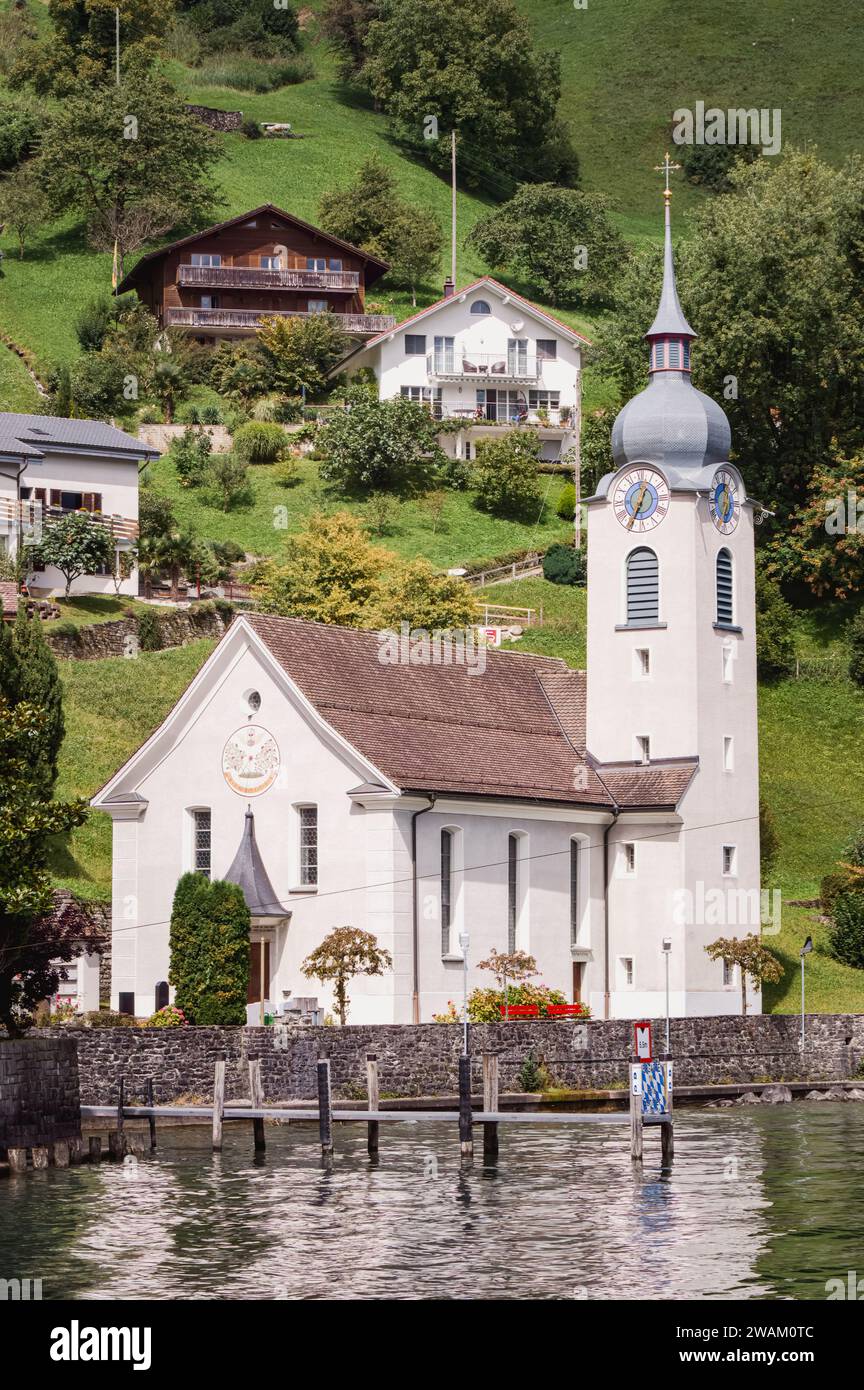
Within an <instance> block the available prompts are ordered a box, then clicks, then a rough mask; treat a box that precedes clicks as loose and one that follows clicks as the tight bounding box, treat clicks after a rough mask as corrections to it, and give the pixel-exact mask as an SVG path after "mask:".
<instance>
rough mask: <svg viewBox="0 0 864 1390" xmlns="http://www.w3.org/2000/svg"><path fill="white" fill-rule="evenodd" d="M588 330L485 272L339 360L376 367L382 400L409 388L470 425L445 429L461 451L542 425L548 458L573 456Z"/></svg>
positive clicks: (440, 413)
mask: <svg viewBox="0 0 864 1390" xmlns="http://www.w3.org/2000/svg"><path fill="white" fill-rule="evenodd" d="M586 341H587V340H586V339H585V338H583V337H582V335H581V334H580V333H577V332H576V330H575V329H573V328H570V327H569V326H568V325H567V324H565V323H562V322H561V320H560V319H557V318H554V317H553V316H552V315H551V314H547V313H546V312H545V310H543V309H539V308H538V307H537V306H536V305H535V304H531V303H530V301H529V300H527V299H523V298H522V296H521V295H518V294H515V293H514V291H513V290H510V289H508V288H507V287H506V285H501V284H499V283H498V281H497V280H493V279H491V278H490V277H489V276H484V277H483V279H482V280H476V281H475V282H474V283H473V284H471V285H467V286H466V287H465V288H464V289H459V290H457V289H455V288H454V286H453V284H452V282H451V281H449V280H448V281H447V283H446V285H445V287H444V298H443V299H440V300H438V302H437V303H435V304H430V305H429V307H428V308H426V309H421V310H420V312H419V313H417V314H414V315H413V316H412V317H411V318H408V319H405V320H404V321H403V322H402V323H400V324H397V325H396V326H395V327H394V328H390V329H387V330H386V331H385V332H383V333H379V334H377V336H376V337H374V338H372V339H370V341H369V342H368V343H365V344H364V345H363V346H362V347H359V348H358V349H357V350H356V351H355V352H353V353H351V354H350V355H349V356H348V357H347V358H345V359H344V360H343V361H342V362H340V363H339V365H338V367H337V368H336V369H335V371H337V372H343V371H348V372H349V374H352V373H354V372H356V371H357V370H359V369H360V368H361V367H371V369H372V370H373V371H374V373H375V378H376V380H377V382H378V390H379V395H380V397H381V399H382V400H388V399H390V398H391V397H394V396H404V397H406V398H407V399H408V400H412V401H417V402H422V403H424V404H426V405H428V407H429V409H430V410H431V412H432V414H433V415H434V416H435V418H436V419H439V420H452V421H456V422H458V423H459V424H461V425H462V426H463V428H461V429H459V430H458V431H454V432H449V431H448V432H447V433H443V434H442V435H441V441H440V442H441V445H442V447H443V448H444V450H445V451H446V452H447V453H449V454H450V455H451V456H452V455H456V456H457V457H460V458H473V457H474V451H475V448H476V445H477V443H478V442H479V441H480V440H482V439H490V438H494V437H499V438H500V437H501V435H503V434H506V433H507V432H509V431H510V430H512V429H519V428H522V429H531V430H536V431H537V434H538V437H539V444H540V457H541V458H542V459H544V460H546V461H547V462H548V461H558V460H560V459H563V458H564V456H565V455H566V454H567V452H568V450H569V449H571V448H572V446H573V444H574V442H575V439H576V426H577V414H578V404H579V372H580V370H581V365H582V349H583V347H584V346H585V344H586Z"/></svg>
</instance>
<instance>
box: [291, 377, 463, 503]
mask: <svg viewBox="0 0 864 1390" xmlns="http://www.w3.org/2000/svg"><path fill="white" fill-rule="evenodd" d="M346 400H347V402H348V406H349V409H348V410H347V411H344V412H340V413H338V414H337V415H335V416H334V418H333V419H332V421H331V422H330V424H329V425H327V427H326V429H325V431H324V433H323V438H322V440H321V443H320V446H319V447H320V448H321V450H322V451H323V453H324V458H323V460H322V462H321V467H320V475H321V477H322V479H323V480H324V481H325V482H329V483H332V484H333V485H334V486H336V487H338V489H339V490H340V492H342V493H345V494H360V495H363V494H369V493H372V492H392V493H396V494H398V495H400V496H412V495H416V494H417V493H422V492H426V491H427V490H428V489H429V488H430V487H431V486H432V484H433V483H434V482H435V480H436V476H437V474H438V471H439V469H440V468H441V467H442V466H443V464H444V461H445V460H444V453H443V451H442V449H441V447H440V446H439V444H438V440H437V429H436V422H435V421H434V420H433V418H432V416H431V414H430V413H429V411H428V410H426V409H425V408H424V407H423V406H422V405H419V404H416V403H415V402H413V401H409V400H406V399H405V398H404V397H402V396H396V397H394V399H393V400H389V401H382V400H379V399H378V396H377V393H376V392H375V390H374V389H369V388H368V387H365V386H355V387H351V388H350V389H349V391H348V393H347V396H346Z"/></svg>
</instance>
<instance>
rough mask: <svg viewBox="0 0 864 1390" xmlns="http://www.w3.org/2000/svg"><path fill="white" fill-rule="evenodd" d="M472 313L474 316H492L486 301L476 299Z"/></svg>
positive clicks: (472, 306)
mask: <svg viewBox="0 0 864 1390" xmlns="http://www.w3.org/2000/svg"><path fill="white" fill-rule="evenodd" d="M470 312H471V313H472V314H491V313H492V310H491V309H490V308H489V305H488V304H487V303H486V300H485V299H475V300H474V303H473V304H472V305H471V309H470Z"/></svg>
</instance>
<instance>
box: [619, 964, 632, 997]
mask: <svg viewBox="0 0 864 1390" xmlns="http://www.w3.org/2000/svg"><path fill="white" fill-rule="evenodd" d="M618 967H619V978H620V983H621V986H622V988H624V989H632V988H633V957H632V956H619V957H618Z"/></svg>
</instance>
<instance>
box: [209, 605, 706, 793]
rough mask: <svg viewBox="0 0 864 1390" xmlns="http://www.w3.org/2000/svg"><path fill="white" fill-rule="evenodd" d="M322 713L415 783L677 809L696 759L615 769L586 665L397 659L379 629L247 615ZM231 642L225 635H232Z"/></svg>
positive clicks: (399, 779) (386, 770) (420, 788)
mask: <svg viewBox="0 0 864 1390" xmlns="http://www.w3.org/2000/svg"><path fill="white" fill-rule="evenodd" d="M240 621H242V622H244V623H248V625H249V627H250V628H251V629H252V630H253V632H254V633H255V634H256V635H257V636H258V637H259V638H260V639H261V641H262V642H263V643H264V645H265V646H266V647H267V649H268V650H269V651H270V653H271V654H272V655H273V657H274V658H275V659H276V661H277V662H278V663H279V665H280V666H281V667H282V668H283V670H284V671H285V672H286V673H287V674H288V676H289V677H290V678H291V680H292V681H293V682H294V684H295V685H296V686H297V687H298V688H299V690H300V691H301V693H302V694H303V695H304V696H305V697H306V699H307V700H308V701H309V702H310V704H312V705H313V706H314V708H315V709H316V710H317V711H318V713H319V714H320V715H321V717H322V718H323V719H324V720H326V722H327V723H328V724H329V725H330V726H331V727H332V728H333V729H335V730H336V732H337V733H339V734H340V735H341V736H342V737H343V738H345V739H346V740H347V741H348V742H349V743H350V744H351V745H352V747H354V748H355V749H356V750H357V751H358V752H359V753H360V754H361V755H362V756H363V757H364V758H366V759H368V760H369V761H370V762H371V763H372V764H373V765H374V766H375V767H376V768H377V769H379V771H380V772H381V773H382V774H383V775H384V776H386V777H387V778H389V779H390V781H391V782H392V783H393V784H394V785H395V786H397V787H399V789H400V790H401V791H403V792H411V791H415V792H430V791H436V792H438V793H450V794H452V795H457V796H459V795H464V796H471V797H476V796H488V797H495V798H501V799H508V800H520V801H535V802H554V803H562V804H568V805H572V806H587V807H596V808H598V809H608V808H611V807H613V806H614V805H616V804H617V805H619V806H620V807H622V808H623V807H639V808H643V807H644V808H656V809H660V808H669V809H672V808H674V807H675V806H676V805H677V803H678V801H679V800H680V798H681V796H682V795H683V793H684V791H685V790H686V788H687V786H688V785H689V782H690V779H691V778H692V776H693V774H694V772H695V770H696V767H697V765H698V764H697V760H696V759H688V760H686V762H676V763H674V764H673V763H651V764H647V765H643V764H633V765H630V764H627V765H624V766H623V767H618V766H617V765H616V767H615V768H614V769H613V784H612V785H610V783H609V781H608V779H607V777H606V771H605V769H604V767H603V766H602V765H601V764H597V763H596V762H595V761H594V760H593V759H591V758H590V756H588V755H587V754H586V753H585V673H584V671H571V670H570V669H569V668H568V667H567V666H566V665H565V664H564V662H562V661H559V660H557V659H555V658H552V657H543V656H535V655H534V654H530V653H524V654H523V653H516V652H501V651H496V650H494V649H491V648H490V649H487V650H486V652H485V657H486V668H485V670H484V671H483V672H482V673H480V672H479V671H477V672H473V673H472V670H471V668H470V667H469V666H467V665H438V666H435V665H424V666H411V665H401V664H400V665H390V664H382V662H381V660H380V659H379V653H380V652H381V643H380V641H379V636H378V634H377V633H375V632H365V631H357V630H355V629H352V628H341V627H333V626H329V625H326V624H322V623H307V622H303V621H301V620H300V619H297V618H277V617H271V616H269V615H265V614H261V613H247V614H244V615H243V617H242V619H241V620H240ZM223 640H224V639H223Z"/></svg>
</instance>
